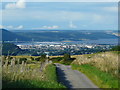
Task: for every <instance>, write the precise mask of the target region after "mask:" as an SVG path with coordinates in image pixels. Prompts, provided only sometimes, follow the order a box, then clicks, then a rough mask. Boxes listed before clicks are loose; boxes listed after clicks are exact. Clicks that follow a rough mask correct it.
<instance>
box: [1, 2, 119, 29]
mask: <svg viewBox="0 0 120 90" xmlns="http://www.w3.org/2000/svg"><path fill="white" fill-rule="evenodd" d="M1 5H2V8H0V17H2V18H0V19H2V22H1V23H0V28H5V29H8V30H118V3H117V2H25V1H24V0H18V1H17V2H3V3H0V6H1ZM0 21H1V20H0Z"/></svg>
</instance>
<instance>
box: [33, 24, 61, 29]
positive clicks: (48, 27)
mask: <svg viewBox="0 0 120 90" xmlns="http://www.w3.org/2000/svg"><path fill="white" fill-rule="evenodd" d="M58 28H59V26H56V25H53V26H42V27H40V28H33V29H58Z"/></svg>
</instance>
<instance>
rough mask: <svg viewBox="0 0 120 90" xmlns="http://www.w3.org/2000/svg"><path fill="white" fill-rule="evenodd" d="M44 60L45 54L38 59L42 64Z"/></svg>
mask: <svg viewBox="0 0 120 90" xmlns="http://www.w3.org/2000/svg"><path fill="white" fill-rule="evenodd" d="M45 59H46V54H42V55H41V58H40V61H41V62H44V61H45Z"/></svg>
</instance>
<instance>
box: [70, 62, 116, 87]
mask: <svg viewBox="0 0 120 90" xmlns="http://www.w3.org/2000/svg"><path fill="white" fill-rule="evenodd" d="M71 66H72V68H73V69H75V70H79V71H81V72H82V73H84V74H85V75H86V76H88V78H90V79H91V81H93V83H95V84H96V85H97V86H98V87H100V88H118V78H116V77H114V76H112V75H111V74H109V73H106V72H103V71H101V70H99V69H98V68H96V67H94V66H92V65H89V64H84V65H76V64H72V65H71Z"/></svg>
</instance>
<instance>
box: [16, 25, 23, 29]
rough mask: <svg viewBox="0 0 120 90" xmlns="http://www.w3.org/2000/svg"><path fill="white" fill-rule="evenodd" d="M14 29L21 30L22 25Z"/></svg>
mask: <svg viewBox="0 0 120 90" xmlns="http://www.w3.org/2000/svg"><path fill="white" fill-rule="evenodd" d="M15 29H23V25H20V26H18V27H16V28H15Z"/></svg>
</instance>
